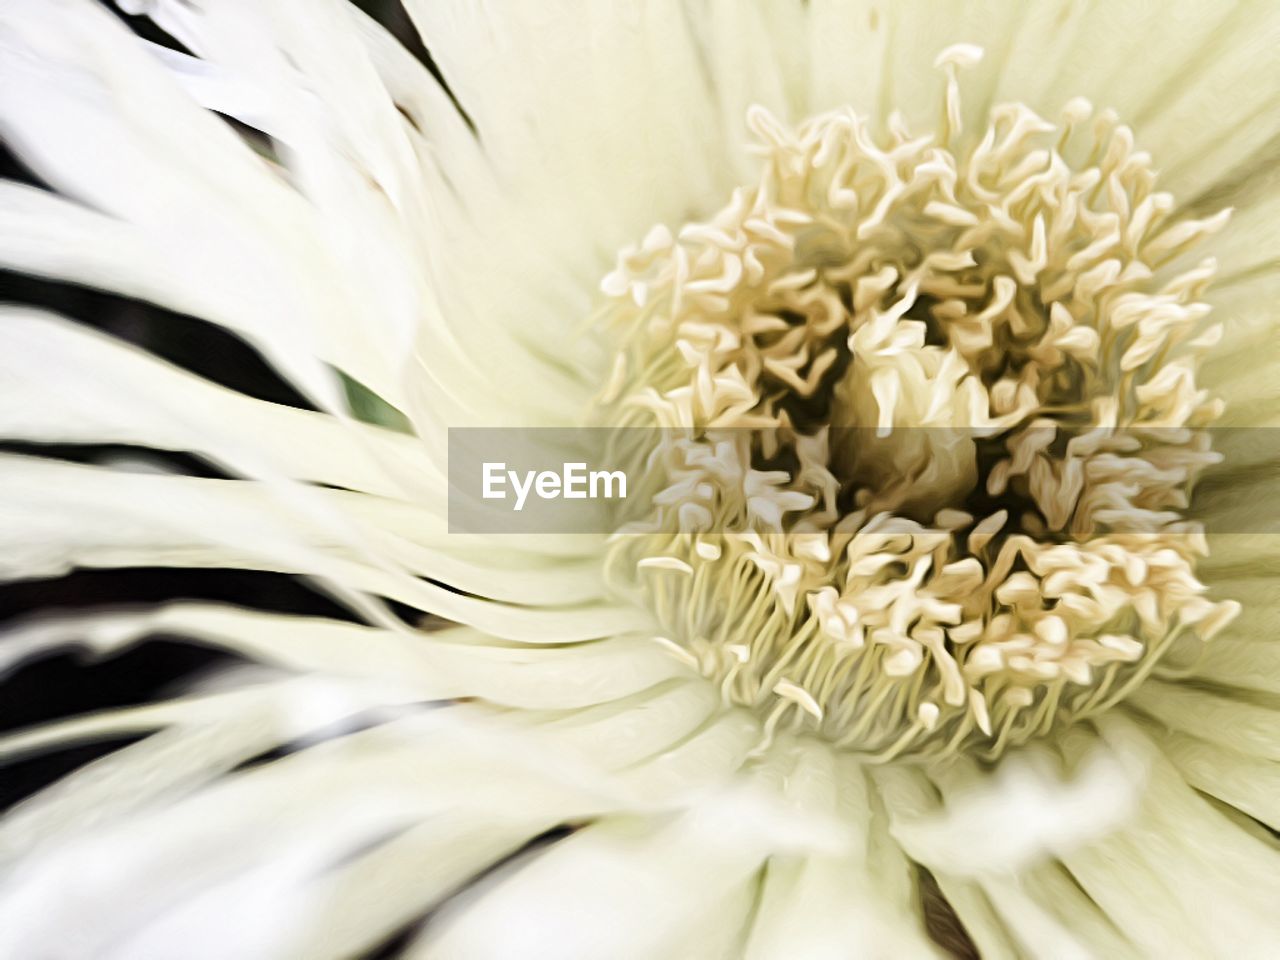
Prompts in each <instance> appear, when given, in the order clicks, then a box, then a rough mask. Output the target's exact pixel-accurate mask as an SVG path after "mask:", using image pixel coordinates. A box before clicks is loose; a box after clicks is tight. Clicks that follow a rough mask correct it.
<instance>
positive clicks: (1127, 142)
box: [601, 46, 1234, 759]
mask: <svg viewBox="0 0 1280 960" xmlns="http://www.w3.org/2000/svg"><path fill="white" fill-rule="evenodd" d="M980 56H981V51H980V50H978V49H977V48H973V47H968V46H959V47H954V48H950V49H948V50H947V51H944V52H943V54H942V55H941V56H940V57H939V61H938V62H939V65H940V66H941V67H942V68H943V69H944V70H945V71H946V76H947V80H946V87H945V94H944V97H943V103H942V108H941V117H942V120H941V126H940V128H939V131H938V134H937V136H936V137H930V136H913V135H912V134H910V133H909V132H908V130H907V129H906V126H905V124H904V123H903V121H902V120H901V118H895V119H894V120H893V122H892V123H890V124H889V127H890V130H891V133H890V134H889V136H888V137H887V138H885V139H879V140H877V139H876V138H875V137H873V135H872V134H871V132H870V130H869V128H868V126H867V124H866V123H865V122H864V121H863V120H862V119H861V118H859V117H858V116H857V115H855V114H854V113H853V112H852V111H848V110H846V111H837V112H834V113H830V114H825V115H823V116H819V117H815V118H812V119H810V120H807V121H805V122H803V123H802V124H800V125H799V126H798V127H797V128H795V129H791V128H789V127H787V126H786V125H784V124H783V123H781V122H780V121H778V120H777V119H776V118H774V117H772V116H771V115H770V114H768V113H767V112H766V111H764V110H762V109H759V108H755V109H753V110H752V111H751V112H750V115H749V117H748V123H749V126H750V128H751V130H752V131H753V133H754V135H755V136H756V138H757V140H758V141H759V144H760V148H761V149H760V153H761V155H762V157H763V170H762V172H761V175H760V178H759V180H758V181H757V182H756V183H755V184H754V185H752V186H750V187H745V188H742V189H739V190H737V191H735V192H734V194H733V196H732V198H731V200H730V202H729V204H728V205H727V206H726V207H725V208H724V209H723V210H721V211H720V212H719V213H717V214H716V215H715V216H713V217H712V218H711V219H710V220H709V221H707V222H705V223H698V224H690V225H686V226H685V227H683V228H682V229H681V230H680V231H679V233H678V235H673V234H672V233H671V231H669V230H667V229H665V228H661V227H659V228H655V229H654V230H653V231H651V232H650V234H649V235H648V236H647V237H646V238H645V240H644V242H643V243H642V244H641V245H640V246H638V247H636V248H633V249H628V250H625V251H623V253H622V254H621V256H620V257H619V260H618V264H617V268H616V269H615V270H614V271H613V272H612V273H610V274H609V275H608V276H607V277H606V278H605V280H604V282H603V284H602V288H603V290H604V292H605V294H606V295H607V298H608V299H607V302H606V305H605V307H604V309H603V311H602V317H601V320H602V322H605V323H608V324H610V325H612V328H613V329H615V330H617V331H618V333H619V352H618V357H617V360H616V362H615V364H614V365H613V367H612V372H611V375H610V377H609V378H608V386H607V387H606V389H605V390H604V391H603V394H602V403H603V405H604V409H605V410H606V418H605V422H606V423H608V424H610V425H614V426H620V427H659V428H667V429H666V432H664V433H662V434H661V440H660V442H659V443H657V445H656V449H655V448H654V447H653V445H649V446H646V447H645V448H644V449H637V450H635V451H633V455H634V457H635V459H636V463H637V464H639V463H640V462H641V461H642V460H643V462H644V463H646V464H647V467H646V476H647V477H648V478H649V485H650V491H649V492H650V493H651V494H652V497H651V500H646V501H644V503H645V506H644V508H643V509H642V510H641V511H640V512H639V513H637V514H636V515H635V516H633V517H632V518H631V519H632V521H633V523H632V524H631V526H629V527H628V528H627V535H625V536H621V537H619V538H617V540H616V542H615V545H614V548H613V550H614V552H613V555H612V557H611V563H610V570H611V575H612V576H613V579H614V582H615V583H617V585H618V588H619V589H620V590H624V591H630V592H632V593H633V594H634V595H635V596H636V597H637V600H638V601H639V602H642V603H645V604H648V605H649V606H651V607H652V608H653V609H654V610H655V612H656V614H657V615H658V617H659V619H660V620H661V621H662V623H663V629H664V632H665V635H666V639H665V640H664V642H665V643H672V644H675V645H676V646H677V647H678V648H679V650H680V651H682V654H683V655H687V657H689V658H692V662H696V663H697V665H698V668H699V669H700V670H702V671H703V672H704V673H705V674H706V675H707V676H709V677H711V678H712V679H714V680H715V681H716V682H717V683H718V684H719V685H720V688H721V689H722V690H723V691H724V694H725V696H726V697H727V698H728V699H730V700H732V701H733V702H735V703H738V704H744V705H747V706H750V707H752V708H755V709H757V710H759V711H760V713H761V715H762V717H764V718H765V719H766V728H767V730H768V731H769V735H770V736H772V735H773V733H774V732H776V731H778V730H783V729H795V730H807V731H812V732H816V733H819V734H821V735H822V736H824V737H826V738H827V739H829V740H830V741H832V742H834V743H836V744H839V745H840V746H842V747H844V748H847V749H849V750H852V751H857V752H859V753H862V754H865V755H867V756H869V757H872V758H877V759H884V758H888V757H892V756H896V755H898V754H901V753H903V752H911V753H918V754H928V753H938V752H945V751H950V750H954V749H960V748H968V747H974V748H976V749H979V750H984V751H986V752H988V753H992V754H994V753H996V752H999V751H1000V750H1002V749H1003V748H1004V747H1005V746H1006V745H1007V744H1009V743H1011V742H1016V741H1020V740H1024V739H1026V738H1028V737H1030V736H1033V735H1035V734H1036V733H1038V732H1041V731H1044V730H1047V729H1048V728H1049V727H1050V726H1051V725H1052V724H1054V723H1056V722H1062V721H1065V720H1070V719H1072V718H1077V717H1080V716H1084V715H1087V714H1089V713H1090V712H1093V711H1096V710H1098V709H1101V708H1103V707H1104V706H1106V705H1107V704H1108V703H1110V702H1113V701H1114V700H1115V699H1116V698H1117V697H1119V696H1121V695H1122V694H1123V693H1124V692H1125V691H1126V690H1127V689H1128V688H1129V687H1130V686H1131V685H1132V684H1133V683H1134V682H1136V681H1137V680H1138V679H1140V678H1141V677H1142V676H1143V675H1145V673H1146V672H1147V671H1149V670H1150V669H1151V667H1152V666H1153V665H1154V663H1155V662H1156V661H1157V660H1158V659H1159V658H1160V657H1161V656H1162V655H1163V653H1164V652H1165V651H1166V650H1167V649H1168V648H1169V646H1170V645H1171V644H1172V643H1173V642H1174V641H1175V640H1176V639H1177V638H1179V637H1180V636H1184V635H1193V636H1198V637H1199V638H1201V639H1208V638H1209V637H1210V636H1211V635H1212V634H1213V633H1214V632H1215V631H1216V630H1218V629H1220V628H1221V627H1222V625H1223V624H1224V623H1225V622H1226V621H1227V620H1228V619H1230V617H1231V615H1232V614H1233V612H1234V608H1233V606H1232V605H1230V604H1224V603H1212V602H1210V601H1208V600H1206V599H1205V598H1204V596H1203V594H1204V592H1205V588H1204V586H1203V585H1202V584H1201V583H1200V582H1199V581H1198V580H1197V579H1196V577H1195V575H1194V567H1195V561H1196V557H1197V556H1199V555H1200V554H1203V553H1204V552H1205V549H1206V546H1205V542H1204V538H1203V535H1202V533H1201V531H1200V528H1199V527H1198V526H1197V525H1196V524H1194V523H1192V522H1190V521H1188V520H1187V519H1186V518H1185V516H1184V512H1185V511H1184V508H1185V504H1186V502H1187V497H1188V495H1189V491H1190V488H1191V485H1192V484H1193V482H1194V480H1195V478H1196V476H1197V474H1198V473H1199V471H1201V470H1202V469H1203V468H1204V467H1205V466H1206V465H1208V464H1209V463H1212V462H1213V461H1214V454H1213V452H1212V451H1211V450H1210V448H1209V441H1208V436H1207V433H1206V432H1205V429H1204V428H1205V427H1206V426H1207V425H1208V424H1209V423H1210V422H1212V420H1213V419H1214V418H1215V417H1216V416H1217V415H1218V413H1219V412H1220V404H1219V403H1218V402H1217V401H1216V400H1214V399H1213V398H1211V397H1209V396H1208V394H1207V393H1206V392H1205V391H1204V390H1202V389H1200V388H1199V387H1198V386H1197V384H1196V376H1195V371H1196V366H1197V362H1198V360H1199V358H1200V356H1201V355H1202V354H1203V352H1204V351H1205V350H1206V349H1208V348H1209V347H1210V346H1212V344H1213V343H1214V342H1215V341H1216V338H1217V337H1218V336H1220V329H1219V328H1216V327H1213V326H1209V325H1208V324H1207V323H1206V317H1207V314H1208V307H1207V306H1206V305H1205V304H1204V303H1203V302H1202V300H1201V297H1202V294H1203V292H1204V289H1205V287H1206V285H1207V284H1208V282H1209V280H1210V278H1211V276H1212V274H1213V266H1214V265H1213V263H1212V261H1205V262H1203V263H1201V264H1199V265H1197V266H1195V267H1193V268H1191V269H1185V270H1182V271H1181V272H1175V271H1170V270H1167V269H1166V268H1167V267H1168V265H1169V264H1170V263H1171V262H1172V261H1173V260H1175V259H1176V258H1179V257H1180V256H1181V255H1182V254H1183V252H1184V251H1185V250H1186V249H1187V248H1188V247H1190V246H1191V245H1192V244H1193V243H1194V242H1195V241H1196V240H1198V239H1200V238H1201V237H1203V236H1205V235H1207V234H1210V233H1212V232H1213V231H1215V230H1217V229H1219V228H1220V227H1221V226H1222V225H1223V224H1224V223H1225V221H1226V213H1223V214H1220V215H1218V216H1215V217H1211V218H1208V219H1205V220H1187V221H1180V222H1171V221H1170V220H1169V214H1170V211H1171V210H1172V209H1173V208H1174V204H1173V201H1172V199H1171V198H1170V197H1169V196H1168V195H1167V194H1164V193H1160V192H1158V191H1157V190H1156V189H1155V174H1154V173H1153V171H1152V169H1151V165H1150V159H1149V158H1148V156H1147V155H1146V154H1144V153H1141V152H1138V151H1135V149H1134V147H1133V136H1132V133H1131V131H1130V130H1129V129H1128V128H1127V127H1124V126H1121V125H1120V124H1119V123H1118V122H1117V120H1116V118H1115V117H1114V115H1113V114H1111V113H1110V112H1108V111H1104V112H1102V113H1100V114H1096V115H1095V114H1094V111H1093V109H1092V107H1091V106H1090V105H1089V104H1088V103H1087V102H1085V101H1083V100H1079V99H1076V100H1072V101H1070V102H1069V103H1068V104H1067V105H1066V107H1065V108H1064V110H1063V112H1062V119H1061V123H1060V124H1058V125H1054V124H1051V123H1049V122H1047V121H1045V120H1043V119H1041V118H1040V117H1039V116H1037V115H1036V114H1034V113H1033V112H1032V111H1031V110H1029V109H1028V108H1027V107H1025V106H1023V105H1021V104H1005V105H1001V106H997V107H996V108H994V109H993V110H992V112H991V115H990V117H989V123H988V126H987V128H986V129H985V131H984V132H982V133H981V135H980V136H977V137H972V138H968V139H966V138H965V137H964V131H963V127H962V123H961V117H962V115H963V112H962V108H961V107H962V105H961V101H960V90H959V83H958V80H957V77H956V73H957V70H958V68H961V67H964V66H968V65H970V64H972V63H975V62H977V59H978V58H979V57H980ZM1091 119H1092V123H1090V120H1091ZM642 435H643V436H647V437H650V438H651V437H652V436H653V434H652V433H646V434H642Z"/></svg>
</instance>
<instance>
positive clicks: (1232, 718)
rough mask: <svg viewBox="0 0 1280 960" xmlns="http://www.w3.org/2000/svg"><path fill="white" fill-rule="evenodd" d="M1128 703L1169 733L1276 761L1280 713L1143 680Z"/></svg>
mask: <svg viewBox="0 0 1280 960" xmlns="http://www.w3.org/2000/svg"><path fill="white" fill-rule="evenodd" d="M1128 702H1129V703H1132V705H1133V706H1135V707H1138V708H1139V709H1141V710H1142V711H1144V712H1145V713H1148V714H1150V715H1151V716H1153V717H1155V718H1156V719H1157V720H1159V721H1160V722H1161V723H1163V724H1165V725H1166V726H1167V727H1169V728H1170V729H1172V730H1177V731H1181V732H1186V733H1191V734H1194V735H1195V736H1198V737H1201V738H1203V739H1205V740H1208V741H1209V742H1211V743H1217V744H1221V745H1222V746H1224V747H1229V748H1230V749H1232V750H1238V751H1240V752H1241V753H1244V754H1248V755H1250V756H1255V757H1264V758H1266V759H1269V760H1280V712H1277V711H1276V710H1274V709H1272V708H1271V707H1268V706H1262V705H1261V704H1258V703H1253V702H1249V701H1247V700H1245V699H1243V698H1231V697H1226V696H1218V695H1216V694H1213V693H1207V692H1205V691H1203V690H1198V689H1196V688H1195V687H1193V686H1191V685H1190V684H1185V683H1165V682H1163V681H1161V680H1149V681H1147V682H1146V683H1144V684H1143V685H1142V686H1141V687H1139V688H1138V689H1137V690H1136V691H1134V693H1133V694H1132V695H1131V697H1130V698H1129V701H1128Z"/></svg>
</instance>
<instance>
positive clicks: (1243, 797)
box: [1160, 733, 1280, 830]
mask: <svg viewBox="0 0 1280 960" xmlns="http://www.w3.org/2000/svg"><path fill="white" fill-rule="evenodd" d="M1160 748H1161V749H1162V750H1163V751H1164V752H1165V754H1166V755H1167V756H1168V757H1169V759H1170V760H1171V761H1172V762H1173V764H1174V765H1175V766H1176V767H1177V768H1178V770H1179V771H1180V772H1181V773H1182V775H1183V776H1184V777H1186V779H1187V782H1188V783H1189V784H1191V786H1193V787H1195V788H1196V789H1197V790H1199V791H1201V792H1202V793H1206V794H1208V795H1209V796H1211V797H1217V798H1218V799H1219V800H1221V801H1222V802H1223V803H1226V804H1229V805H1230V806H1232V807H1235V808H1236V809H1238V810H1242V811H1244V812H1245V813H1247V814H1248V815H1249V816H1251V817H1254V818H1256V819H1258V820H1261V821H1262V822H1263V823H1265V824H1267V825H1268V826H1269V827H1271V829H1273V830H1277V829H1280V826H1277V825H1278V824H1280V763H1277V762H1276V761H1275V760H1267V759H1264V758H1261V757H1256V756H1252V755H1250V754H1247V753H1241V752H1240V751H1239V750H1232V749H1229V748H1227V747H1223V746H1222V745H1221V744H1218V743H1213V742H1212V741H1210V740H1205V739H1201V738H1200V737H1198V736H1195V735H1194V734H1189V733H1172V734H1169V735H1168V736H1166V737H1164V738H1163V739H1161V741H1160Z"/></svg>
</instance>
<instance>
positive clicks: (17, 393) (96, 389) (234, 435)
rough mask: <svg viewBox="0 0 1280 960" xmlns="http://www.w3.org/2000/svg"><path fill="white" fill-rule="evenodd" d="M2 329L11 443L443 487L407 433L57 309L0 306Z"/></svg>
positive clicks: (1, 369)
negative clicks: (211, 373) (178, 358)
mask: <svg viewBox="0 0 1280 960" xmlns="http://www.w3.org/2000/svg"><path fill="white" fill-rule="evenodd" d="M4 187H5V185H4V184H0V196H3V193H4ZM18 189H25V188H18ZM0 202H3V201H0ZM0 335H2V336H3V337H4V342H5V344H6V350H5V351H4V352H3V354H0V435H3V436H4V437H6V438H8V439H12V440H25V441H31V442H35V443H125V444H134V445H138V446H142V447H153V448H156V449H161V450H185V451H191V452H194V453H199V454H202V455H205V456H207V457H209V458H210V459H212V460H214V461H216V462H218V463H219V464H221V465H224V466H226V467H228V468H230V469H231V470H233V471H234V472H241V473H244V472H248V473H250V474H252V473H253V472H254V471H255V468H259V467H261V468H263V469H267V470H271V471H273V472H275V473H278V474H282V475H284V476H287V477H293V478H297V479H303V480H311V481H316V482H320V483H325V484H329V485H331V486H337V487H348V488H351V489H354V490H363V491H366V492H369V493H377V494H382V495H384V496H391V497H399V498H412V497H415V496H421V497H423V498H427V497H429V496H431V495H435V496H437V497H438V496H439V495H440V490H441V486H440V483H439V478H438V475H437V474H436V473H435V471H434V469H433V466H432V464H431V462H430V461H429V460H428V459H427V457H426V456H425V455H424V453H423V451H422V450H421V449H420V448H419V447H418V446H417V445H416V444H415V443H414V441H413V440H412V439H411V438H409V437H405V436H402V435H400V434H395V433H392V432H390V431H386V430H380V429H377V428H372V427H366V426H364V425H362V424H357V423H352V422H349V421H348V422H345V423H343V422H339V421H338V420H337V419H335V418H333V417H330V416H326V415H324V414H318V413H312V412H310V411H305V410H297V409H294V408H292V407H285V406H281V405H279V404H274V403H266V402H264V401H259V400H255V399H253V398H251V397H246V396H244V395H242V394H239V393H236V392H235V391H232V390H228V389H226V388H224V387H220V386H218V385H216V384H213V383H210V382H209V381H207V380H203V379H201V378H199V377H196V376H193V375H191V374H188V373H186V372H184V371H182V370H180V369H178V368H176V367H173V366H170V365H169V364H167V363H164V362H163V361H161V360H158V359H155V358H154V357H151V356H149V355H148V354H145V353H143V352H141V351H140V350H137V349H135V348H133V347H130V346H128V345H127V344H125V343H123V342H121V341H118V340H115V339H113V338H111V337H107V336H104V335H102V334H99V333H97V332H95V331H93V330H91V329H88V328H86V327H83V326H80V325H77V324H74V323H71V322H69V321H66V320H64V319H62V318H60V317H57V316H54V315H52V314H46V313H41V312H39V311H35V310H28V309H22V308H14V307H6V308H0ZM429 478H435V482H431V481H430V479H429Z"/></svg>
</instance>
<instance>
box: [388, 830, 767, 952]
mask: <svg viewBox="0 0 1280 960" xmlns="http://www.w3.org/2000/svg"><path fill="white" fill-rule="evenodd" d="M738 839H739V838H736V837H735V838H733V840H732V841H730V840H728V839H724V838H717V837H716V836H715V835H714V832H712V831H708V830H706V829H705V828H704V827H703V825H701V824H698V823H696V822H695V821H694V820H693V819H691V817H690V816H688V815H686V816H684V817H682V818H680V819H678V820H677V821H676V822H675V823H671V824H666V825H656V824H653V823H649V822H645V821H636V820H606V821H602V822H600V823H597V824H594V825H592V826H590V827H587V828H585V829H583V830H580V831H579V832H578V833H576V834H574V835H573V836H571V837H569V838H567V839H565V840H562V841H561V842H559V843H558V844H556V845H555V846H553V847H552V848H551V849H550V850H548V851H546V852H545V853H542V854H541V855H539V856H536V857H534V858H531V859H530V860H529V862H527V863H519V862H518V863H517V864H514V865H513V866H512V867H510V868H506V869H504V870H502V871H501V872H499V873H498V874H497V875H496V876H495V877H494V878H493V880H492V881H486V882H485V883H483V884H481V885H480V887H479V888H478V889H477V890H476V891H474V892H469V893H468V894H467V895H465V896H463V897H460V898H458V899H457V900H456V901H454V902H452V903H450V904H449V905H447V906H446V907H445V908H444V909H443V910H442V911H441V912H440V915H439V917H438V918H436V919H433V920H432V922H431V924H430V925H429V926H428V928H427V931H426V935H425V937H424V939H423V941H422V942H421V943H420V944H419V945H417V948H416V950H415V951H414V952H413V953H411V954H410V955H411V956H423V957H438V958H449V957H466V958H468V960H483V958H492V960H505V958H509V957H525V958H529V960H533V958H536V957H548V958H552V957H553V958H555V960H571V958H582V960H599V958H601V957H610V958H616V960H623V958H627V957H635V958H653V957H658V956H670V955H676V956H697V957H709V958H710V957H714V956H716V955H717V954H714V953H713V954H708V953H706V952H704V951H705V948H706V944H701V945H699V944H697V943H689V938H690V937H691V935H693V934H695V933H697V932H699V931H706V929H707V926H708V925H709V924H708V920H712V921H714V924H711V929H712V931H714V930H715V926H716V925H719V926H720V927H721V930H720V932H721V934H723V932H724V930H723V927H724V925H729V926H730V928H731V930H732V928H733V927H735V926H736V927H738V928H741V926H742V925H743V924H744V923H745V921H746V906H747V905H744V904H743V902H742V899H743V898H742V894H743V893H744V891H745V890H746V889H747V885H748V884H749V882H750V880H751V877H752V875H753V874H754V873H755V872H756V871H757V870H758V869H759V867H760V864H761V859H762V858H761V853H760V851H759V850H758V849H755V848H754V847H753V846H752V845H749V844H742V843H738V842H736V841H737V840H738Z"/></svg>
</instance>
